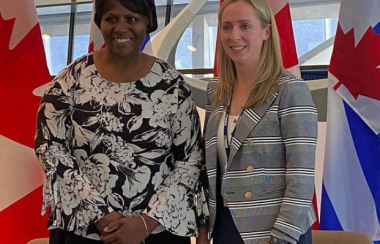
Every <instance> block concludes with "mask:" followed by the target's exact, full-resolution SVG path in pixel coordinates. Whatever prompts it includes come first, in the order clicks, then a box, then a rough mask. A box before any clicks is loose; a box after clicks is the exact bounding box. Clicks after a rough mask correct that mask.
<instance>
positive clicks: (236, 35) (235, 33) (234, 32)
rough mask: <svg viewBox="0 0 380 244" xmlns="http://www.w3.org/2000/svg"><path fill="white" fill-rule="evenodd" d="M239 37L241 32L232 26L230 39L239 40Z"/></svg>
mask: <svg viewBox="0 0 380 244" xmlns="http://www.w3.org/2000/svg"><path fill="white" fill-rule="evenodd" d="M240 38H241V33H240V30H239V28H236V27H235V28H232V29H231V32H230V39H231V40H240Z"/></svg>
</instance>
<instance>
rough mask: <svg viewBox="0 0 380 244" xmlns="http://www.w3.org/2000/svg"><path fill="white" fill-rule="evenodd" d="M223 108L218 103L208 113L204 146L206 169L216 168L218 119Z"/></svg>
mask: <svg viewBox="0 0 380 244" xmlns="http://www.w3.org/2000/svg"><path fill="white" fill-rule="evenodd" d="M223 110H224V106H223V105H219V106H218V107H216V108H215V109H213V110H212V111H211V113H210V117H209V118H208V121H207V129H206V133H205V148H206V166H207V169H208V170H210V169H216V167H217V159H218V154H217V152H218V148H217V147H218V146H217V134H218V127H219V123H220V119H221V117H222V114H223Z"/></svg>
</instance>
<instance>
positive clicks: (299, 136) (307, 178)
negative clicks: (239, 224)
mask: <svg viewBox="0 0 380 244" xmlns="http://www.w3.org/2000/svg"><path fill="white" fill-rule="evenodd" d="M279 117H280V118H279V119H280V126H281V134H282V138H283V141H284V145H285V153H286V155H285V158H286V174H285V177H286V191H285V195H284V201H283V203H282V205H281V209H280V212H279V214H278V216H277V219H276V222H275V224H274V226H273V229H272V234H273V235H274V236H275V237H277V238H279V239H281V240H285V241H288V242H289V243H296V242H297V241H298V239H299V237H300V235H301V234H303V233H305V231H306V230H307V229H308V228H309V227H310V226H311V224H312V223H308V221H309V222H310V221H313V220H314V219H315V217H314V216H313V215H314V211H313V206H312V199H313V192H314V174H315V171H314V169H315V150H316V144H317V128H318V116H317V110H316V108H315V105H314V103H313V100H312V97H311V94H310V91H309V88H308V86H307V84H306V83H305V82H304V81H302V80H293V81H291V82H289V84H287V86H286V87H285V88H284V91H283V93H282V95H281V100H280V109H279ZM310 215H312V216H310Z"/></svg>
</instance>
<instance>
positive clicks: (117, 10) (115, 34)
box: [100, 0, 148, 57]
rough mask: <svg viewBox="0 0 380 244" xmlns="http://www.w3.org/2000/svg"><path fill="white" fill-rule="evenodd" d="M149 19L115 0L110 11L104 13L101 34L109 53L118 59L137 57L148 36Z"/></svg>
mask: <svg viewBox="0 0 380 244" xmlns="http://www.w3.org/2000/svg"><path fill="white" fill-rule="evenodd" d="M147 26H148V19H147V18H146V17H145V16H143V15H141V14H139V13H135V12H132V11H131V10H129V9H128V8H126V7H124V6H123V5H122V4H121V3H120V2H119V1H118V0H113V1H112V5H111V7H110V9H109V10H108V11H107V12H105V13H104V15H103V18H102V22H101V28H100V30H101V32H102V34H103V38H104V41H105V43H106V45H107V51H108V52H110V53H111V54H112V55H114V56H117V57H127V56H131V57H133V55H137V54H138V53H139V49H140V46H141V44H142V43H143V41H144V40H145V37H146V35H147Z"/></svg>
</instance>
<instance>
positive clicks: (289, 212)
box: [204, 71, 318, 244]
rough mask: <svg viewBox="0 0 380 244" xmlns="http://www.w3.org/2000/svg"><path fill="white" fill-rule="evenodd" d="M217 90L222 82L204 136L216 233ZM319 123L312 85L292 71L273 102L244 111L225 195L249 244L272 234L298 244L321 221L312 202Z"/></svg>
mask: <svg viewBox="0 0 380 244" xmlns="http://www.w3.org/2000/svg"><path fill="white" fill-rule="evenodd" d="M216 86H217V80H212V81H210V83H209V85H208V89H207V92H208V105H207V107H206V121H205V134H204V139H205V149H206V157H205V158H206V167H207V175H208V184H209V194H208V195H209V198H208V203H209V208H210V230H211V232H212V228H213V226H214V222H215V217H216V216H215V214H216V184H217V182H216V181H217V180H218V179H217V167H218V163H217V130H218V125H219V122H220V119H221V116H222V114H223V111H224V109H225V108H224V105H220V106H216V107H215V106H211V104H212V103H211V100H212V96H213V94H214V92H215V89H216ZM317 123H318V118H317V110H316V108H315V106H314V103H313V100H312V98H311V94H310V91H309V89H308V86H307V84H306V83H305V82H304V81H303V80H300V79H299V78H296V77H295V76H293V75H291V74H290V73H289V72H287V71H284V72H283V75H282V77H281V78H280V79H279V81H278V89H277V92H276V94H275V95H273V97H272V98H271V99H270V100H269V101H267V102H266V103H265V104H263V105H261V106H259V107H257V108H249V109H244V111H243V113H242V115H241V117H240V120H239V121H238V123H237V125H236V126H237V127H236V130H235V134H234V137H233V138H232V140H231V151H230V157H229V159H228V162H227V166H226V171H225V173H224V175H223V179H222V190H221V192H222V196H223V198H224V200H225V202H226V204H227V206H228V208H229V209H230V212H231V215H232V217H233V219H234V222H235V224H236V227H237V229H238V230H239V232H240V235H241V237H242V239H243V240H244V242H245V243H252V244H256V243H260V244H261V243H262V244H267V243H268V241H269V239H270V237H271V235H274V236H276V237H278V238H280V239H282V240H286V241H288V242H290V243H296V242H297V240H298V239H299V237H300V235H302V234H303V233H305V232H306V231H307V230H308V229H309V227H310V226H311V225H312V224H313V223H314V221H315V220H316V217H315V213H314V209H313V206H312V198H313V192H314V174H315V171H314V169H315V149H316V144H317ZM226 231H228V230H226ZM232 244H233V243H232Z"/></svg>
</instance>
